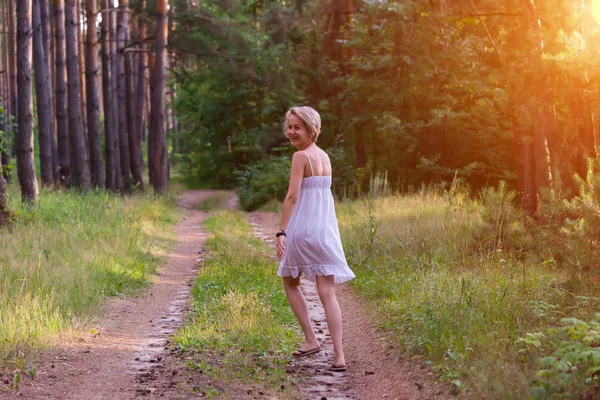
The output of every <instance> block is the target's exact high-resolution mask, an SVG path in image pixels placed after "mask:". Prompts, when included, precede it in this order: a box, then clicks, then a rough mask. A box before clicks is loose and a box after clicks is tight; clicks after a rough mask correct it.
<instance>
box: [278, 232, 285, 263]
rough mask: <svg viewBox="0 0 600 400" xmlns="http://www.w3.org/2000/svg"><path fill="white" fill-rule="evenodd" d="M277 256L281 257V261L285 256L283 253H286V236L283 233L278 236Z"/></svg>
mask: <svg viewBox="0 0 600 400" xmlns="http://www.w3.org/2000/svg"><path fill="white" fill-rule="evenodd" d="M276 247H277V257H279V260H280V261H281V259H282V258H283V255H284V254H285V236H284V235H281V236H279V237H278V238H277V246H276Z"/></svg>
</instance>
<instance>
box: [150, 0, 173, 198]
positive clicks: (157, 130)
mask: <svg viewBox="0 0 600 400" xmlns="http://www.w3.org/2000/svg"><path fill="white" fill-rule="evenodd" d="M167 5H168V1H167V0H158V1H157V2H156V15H157V16H156V44H155V49H156V59H155V65H154V71H153V74H152V94H151V95H152V98H151V112H150V118H151V120H152V123H151V133H150V136H151V137H152V142H153V143H152V146H153V151H152V160H150V168H151V169H152V171H153V173H152V175H153V187H154V191H155V192H156V193H157V194H165V193H167V185H168V173H169V171H168V154H167V133H166V130H165V82H166V70H165V65H166V58H167V57H166V56H167V52H166V46H167V35H168V30H167V26H168V25H167V23H168V20H167Z"/></svg>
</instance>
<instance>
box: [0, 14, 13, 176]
mask: <svg viewBox="0 0 600 400" xmlns="http://www.w3.org/2000/svg"><path fill="white" fill-rule="evenodd" d="M10 15H12V14H11V13H10V12H9V10H8V7H6V5H4V6H3V7H2V28H3V30H6V31H8V30H9V29H10V27H9V23H8V18H9V16H10ZM9 43H10V35H4V37H3V38H2V66H3V68H2V69H3V70H4V71H6V73H5V74H2V105H3V107H4V115H3V119H2V123H3V127H2V131H3V132H4V134H3V136H2V137H1V138H0V164H1V165H2V173H1V174H0V176H1V177H4V178H5V179H7V181H9V182H10V171H9V170H8V165H9V163H10V150H9V148H8V142H7V140H6V135H7V133H8V132H9V130H11V127H10V123H11V122H10V115H11V113H10V85H11V79H10V57H9V51H10V50H9V47H10V44H9Z"/></svg>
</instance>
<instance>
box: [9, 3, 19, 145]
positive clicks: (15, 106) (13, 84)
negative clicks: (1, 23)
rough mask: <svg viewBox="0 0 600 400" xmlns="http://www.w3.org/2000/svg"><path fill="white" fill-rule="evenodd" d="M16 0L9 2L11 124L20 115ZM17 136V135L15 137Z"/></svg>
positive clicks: (12, 130) (14, 143) (13, 129)
mask: <svg viewBox="0 0 600 400" xmlns="http://www.w3.org/2000/svg"><path fill="white" fill-rule="evenodd" d="M14 10H15V0H8V17H9V18H8V29H9V33H8V38H9V40H8V41H9V51H8V56H9V58H8V67H9V71H10V72H9V75H10V112H11V118H10V119H11V121H9V122H10V123H11V124H15V123H16V122H17V119H18V117H19V116H18V114H19V102H18V100H19V99H18V89H17V36H16V28H15V11H14ZM11 132H13V133H16V132H15V128H14V125H13V127H11ZM15 136H16V135H15ZM11 153H12V156H15V155H16V140H13V146H12V148H11Z"/></svg>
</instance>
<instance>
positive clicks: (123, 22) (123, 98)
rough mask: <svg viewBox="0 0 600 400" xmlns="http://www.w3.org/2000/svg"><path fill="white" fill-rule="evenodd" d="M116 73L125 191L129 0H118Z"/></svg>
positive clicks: (128, 179) (127, 179) (126, 186)
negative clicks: (126, 48) (126, 56)
mask: <svg viewBox="0 0 600 400" xmlns="http://www.w3.org/2000/svg"><path fill="white" fill-rule="evenodd" d="M117 37H118V42H117V74H118V85H119V86H118V96H119V143H120V152H119V153H120V155H121V177H122V179H123V182H122V186H123V190H124V191H125V192H128V193H129V192H131V175H130V173H129V169H130V167H131V166H130V164H131V163H130V162H129V132H128V129H127V128H128V124H127V117H128V115H127V91H128V88H127V79H126V77H125V73H126V68H125V63H126V59H125V52H124V48H125V46H127V44H128V43H129V1H128V0H119V22H118V24H117Z"/></svg>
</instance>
